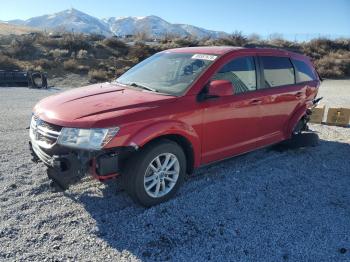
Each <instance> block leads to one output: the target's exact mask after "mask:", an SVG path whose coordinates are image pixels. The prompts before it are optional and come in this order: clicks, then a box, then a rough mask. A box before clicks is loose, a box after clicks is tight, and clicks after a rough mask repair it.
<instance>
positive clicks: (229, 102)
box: [202, 56, 260, 164]
mask: <svg viewBox="0 0 350 262" xmlns="http://www.w3.org/2000/svg"><path fill="white" fill-rule="evenodd" d="M212 80H229V81H231V82H232V84H233V88H234V95H232V96H227V97H218V98H213V99H208V100H205V101H204V102H203V103H202V106H203V139H202V164H207V163H210V162H214V161H217V160H221V159H224V158H227V157H230V156H233V155H238V154H242V153H244V152H248V151H250V150H253V149H255V148H256V141H257V140H258V138H259V136H260V134H259V128H258V127H259V124H260V116H259V104H260V101H259V100H257V99H256V90H257V72H256V66H255V59H254V57H253V56H243V57H238V58H234V59H233V60H231V61H229V62H228V63H227V64H225V65H224V66H223V67H222V68H221V69H220V70H219V71H218V72H217V73H216V74H215V75H214V76H213V78H212Z"/></svg>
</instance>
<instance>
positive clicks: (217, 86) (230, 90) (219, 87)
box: [207, 80, 234, 98]
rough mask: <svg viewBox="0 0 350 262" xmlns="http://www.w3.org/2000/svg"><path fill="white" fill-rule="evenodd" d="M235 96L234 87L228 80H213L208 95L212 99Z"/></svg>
mask: <svg viewBox="0 0 350 262" xmlns="http://www.w3.org/2000/svg"><path fill="white" fill-rule="evenodd" d="M233 94H234V86H233V85H232V82H231V81H228V80H213V81H211V82H210V83H209V87H208V94H207V96H208V97H209V98H210V97H223V96H232V95H233Z"/></svg>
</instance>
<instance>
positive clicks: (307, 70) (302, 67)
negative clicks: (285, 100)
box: [293, 59, 316, 83]
mask: <svg viewBox="0 0 350 262" xmlns="http://www.w3.org/2000/svg"><path fill="white" fill-rule="evenodd" d="M293 64H294V65H295V68H296V71H297V76H298V77H297V83H302V82H308V81H313V80H315V79H316V76H315V73H314V71H313V70H312V68H311V67H310V66H309V65H308V64H306V63H305V62H304V61H301V60H294V59H293Z"/></svg>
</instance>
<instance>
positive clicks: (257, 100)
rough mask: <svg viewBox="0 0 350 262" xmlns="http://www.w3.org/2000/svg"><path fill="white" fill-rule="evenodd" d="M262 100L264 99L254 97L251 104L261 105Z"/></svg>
mask: <svg viewBox="0 0 350 262" xmlns="http://www.w3.org/2000/svg"><path fill="white" fill-rule="evenodd" d="M261 102H262V101H261V100H260V99H253V100H251V101H250V103H249V104H251V105H260V104H261Z"/></svg>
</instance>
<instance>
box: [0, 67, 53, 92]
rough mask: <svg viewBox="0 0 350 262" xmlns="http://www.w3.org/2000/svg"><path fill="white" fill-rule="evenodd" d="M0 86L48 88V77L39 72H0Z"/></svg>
mask: <svg viewBox="0 0 350 262" xmlns="http://www.w3.org/2000/svg"><path fill="white" fill-rule="evenodd" d="M0 86H28V87H30V88H47V87H48V86H47V76H46V74H45V73H42V72H39V71H19V70H0Z"/></svg>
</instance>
